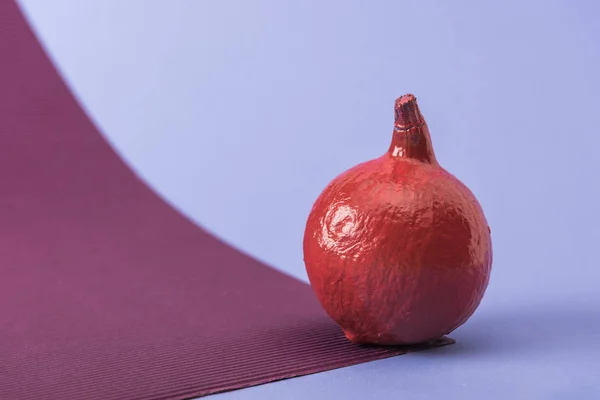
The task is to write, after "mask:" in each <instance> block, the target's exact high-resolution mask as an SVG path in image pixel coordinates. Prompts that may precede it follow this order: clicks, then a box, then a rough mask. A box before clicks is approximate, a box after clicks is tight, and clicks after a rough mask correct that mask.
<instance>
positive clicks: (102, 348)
mask: <svg viewBox="0 0 600 400" xmlns="http://www.w3.org/2000/svg"><path fill="white" fill-rule="evenodd" d="M99 79H101V77H99ZM115 95H118V94H115ZM265 240H268V238H265ZM450 342H451V341H450V340H449V339H442V340H441V341H439V342H437V343H434V344H431V345H427V346H421V347H416V348H411V349H403V348H369V347H358V346H355V345H352V344H350V343H349V342H348V341H347V340H346V339H345V338H344V336H343V335H342V333H341V331H340V330H339V329H338V328H337V327H336V326H335V325H334V324H333V322H331V320H330V319H329V318H328V317H327V316H326V315H325V314H324V312H323V311H322V310H321V308H320V307H319V305H318V304H317V302H316V300H315V297H314V295H313V293H312V292H311V290H310V288H309V287H308V285H306V284H304V283H302V282H299V281H297V280H295V279H293V278H290V277H288V276H286V275H284V274H282V273H279V272H277V271H275V270H274V269H271V268H269V267H268V266H265V265H263V264H261V263H259V262H257V261H255V260H253V259H252V258H250V257H248V256H246V255H244V254H242V253H240V252H238V251H236V250H234V249H232V248H231V247H229V246H228V245H227V244H225V243H223V242H221V241H219V240H218V239H216V238H214V237H213V236H211V235H210V234H208V233H207V232H205V231H203V230H202V229H200V228H198V227H197V226H195V225H194V224H192V223H191V222H190V221H188V220H187V219H186V218H185V217H183V216H182V215H180V214H179V213H177V212H176V211H175V210H174V209H172V208H171V207H170V206H168V205H167V204H166V203H165V202H163V201H162V200H161V199H160V198H159V197H158V196H157V195H155V194H154V193H153V192H152V191H151V190H150V189H149V188H148V187H147V186H146V185H144V184H143V183H142V182H141V181H140V180H139V179H138V178H137V177H136V176H135V175H134V174H133V173H132V172H131V170H130V169H129V168H128V167H127V166H126V165H125V164H124V163H123V162H122V161H121V159H120V158H119V157H118V156H117V155H116V154H115V152H114V151H113V150H112V149H111V148H110V147H109V145H108V144H107V143H106V141H105V140H104V139H103V138H102V136H101V135H100V134H99V133H98V131H97V129H96V128H95V127H94V126H93V124H92V123H91V122H90V120H89V119H88V117H87V116H86V115H85V113H84V112H83V111H82V109H81V108H80V107H79V105H78V104H77V102H76V100H75V99H74V97H73V96H72V95H71V93H70V91H69V90H68V88H67V87H66V86H65V84H64V83H63V81H62V80H61V79H60V77H59V75H58V74H57V72H56V70H55V69H54V67H53V66H52V64H51V62H50V61H49V59H48V58H47V56H46V55H45V53H44V51H43V49H42V48H41V46H40V45H39V44H38V42H37V41H36V39H35V37H34V35H33V33H32V32H31V30H30V29H29V27H28V25H27V23H26V21H25V19H24V18H23V16H22V15H21V13H20V11H19V9H18V7H17V5H16V4H15V3H13V2H12V1H1V2H0V359H1V361H0V399H3V400H4V399H7V400H8V399H10V400H20V399H44V400H54V399H57V400H58V399H60V400H65V399H86V400H94V399H101V400H111V399H115V400H126V399H185V398H191V397H195V396H201V395H206V394H210V393H215V392H220V391H225V390H230V389H235V388H241V387H246V386H250V385H256V384H260V383H265V382H269V381H273V380H277V379H283V378H288V377H293V376H298V375H303V374H310V373H314V372H318V371H324V370H328V369H333V368H338V367H342V366H346V365H351V364H356V363H360V362H364V361H368V360H374V359H380V358H384V357H389V356H393V355H397V354H402V353H405V352H407V351H408V350H414V349H419V348H426V347H431V346H435V345H442V344H447V343H450Z"/></svg>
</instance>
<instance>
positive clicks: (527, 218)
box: [19, 0, 600, 400]
mask: <svg viewBox="0 0 600 400" xmlns="http://www.w3.org/2000/svg"><path fill="white" fill-rule="evenodd" d="M19 3H20V4H21V5H22V6H23V8H24V11H25V12H26V14H27V15H28V17H29V18H30V20H31V22H32V23H33V26H34V28H35V29H36V31H37V33H38V35H39V36H40V38H41V39H42V42H43V43H44V45H45V46H46V47H47V49H48V50H49V52H50V54H51V56H52V57H53V58H54V60H55V62H56V63H57V65H58V67H59V69H60V70H61V72H62V73H63V76H65V78H66V80H67V82H68V83H69V85H70V86H71V87H72V88H73V90H74V91H75V93H76V95H77V96H78V98H79V99H80V101H81V102H82V104H83V105H84V107H85V108H86V109H87V111H88V112H89V113H90V115H91V116H92V118H93V119H94V120H95V122H96V123H97V124H98V125H99V127H100V128H101V129H102V130H103V132H104V133H105V134H106V135H107V137H108V138H109V140H110V141H111V142H112V143H113V144H114V145H115V146H116V147H117V148H118V150H119V151H120V152H121V153H122V155H123V156H124V157H125V159H126V160H127V162H128V163H129V164H130V165H131V166H132V167H133V168H134V169H135V170H136V171H137V172H138V173H140V174H141V175H142V177H143V178H144V179H145V180H146V181H147V182H149V184H150V185H152V186H153V187H154V188H155V189H156V190H157V191H158V192H159V193H160V194H162V195H163V196H164V197H165V198H166V199H167V200H169V201H170V202H171V203H172V204H174V205H175V206H176V207H177V208H179V209H180V210H182V211H183V212H185V213H186V214H187V215H189V216H190V217H191V218H192V219H194V220H195V221H197V222H198V223H199V224H201V225H203V226H205V227H207V228H208V229H209V230H211V231H212V232H214V233H216V234H217V235H219V236H220V237H223V238H225V239H226V240H227V241H228V242H230V243H232V244H233V245H235V246H237V247H239V248H241V249H242V250H244V251H246V252H248V253H250V254H252V255H254V256H256V257H257V258H259V259H261V260H263V261H266V262H268V263H270V264H271V265H274V266H275V267H276V268H279V269H281V270H283V271H286V272H288V273H289V274H291V275H294V276H296V277H298V278H300V279H304V280H305V279H306V276H305V272H304V267H303V264H302V252H301V241H302V234H303V228H304V222H305V218H306V216H307V214H308V211H309V209H310V207H311V205H312V202H313V200H314V199H315V198H316V196H317V195H318V193H319V192H320V191H321V190H322V188H323V187H324V185H325V184H326V183H327V182H328V181H329V180H330V179H332V178H333V177H334V176H335V175H336V174H338V173H339V172H341V171H343V170H345V169H347V168H348V167H350V166H352V165H354V164H356V163H358V162H360V161H365V160H367V159H370V158H374V157H376V156H378V155H380V154H381V153H382V152H384V151H385V150H386V149H387V146H388V144H389V141H390V139H391V132H392V122H393V121H392V118H393V101H394V99H395V98H396V97H398V96H400V95H401V94H404V93H407V92H412V93H414V94H415V95H416V96H417V97H418V98H419V102H420V105H421V108H422V111H423V113H424V115H425V117H426V118H427V120H428V122H429V125H430V129H431V132H432V139H433V143H434V147H435V150H436V154H437V156H438V159H439V161H440V163H441V164H442V165H443V166H444V167H445V168H446V169H448V170H449V171H450V172H452V173H454V174H455V175H457V176H458V177H459V178H460V179H461V180H463V181H464V182H465V183H466V184H467V185H468V186H469V187H470V188H471V189H472V190H473V192H474V193H475V195H476V196H477V197H478V198H479V200H480V202H481V203H482V205H483V207H484V210H485V211H486V214H487V217H488V220H489V223H490V226H491V229H492V236H493V240H494V256H495V260H494V270H493V275H492V281H491V284H490V287H489V289H488V292H487V295H486V297H485V299H484V302H483V303H482V305H481V307H480V309H479V311H478V312H477V313H476V315H475V316H474V317H473V318H472V319H471V320H470V321H469V322H468V323H467V324H466V325H464V326H463V327H462V328H460V329H459V330H458V331H456V332H455V333H454V334H453V337H454V338H455V339H457V340H458V343H457V344H456V345H453V346H449V347H447V348H443V349H439V350H435V351H430V352H424V353H416V354H411V355H406V356H402V357H397V358H393V359H388V360H383V361H378V362H373V363H368V364H363V365H359V366H355V367H351V368H345V369H340V370H336V371H332V372H327V373H322V374H317V375H313V376H307V377H303V378H297V379H292V380H288V381H283V382H277V383H273V384H269V385H264V386H260V387H255V388H250V389H245V390H241V391H236V392H231V393H226V394H222V395H217V396H216V397H217V398H219V397H221V398H223V399H247V398H248V399H249V398H257V399H258V398H259V399H281V398H285V399H305V398H306V399H308V398H310V399H314V400H316V399H329V398H348V399H354V398H356V399H359V398H383V399H385V398H396V397H398V398H407V399H408V398H410V399H429V398H437V397H444V398H446V399H455V398H456V399H465V398H472V399H481V398H486V399H507V398H511V399H579V400H586V399H598V398H600V361H599V360H600V346H599V345H598V342H599V340H600V295H599V294H598V289H597V286H598V282H599V281H600V272H599V271H598V264H599V262H598V258H597V253H598V251H597V248H596V247H595V246H597V242H598V239H599V238H600V234H599V233H598V229H599V228H598V227H599V226H600V216H599V212H598V205H599V204H600V189H599V186H600V178H599V173H600V161H599V157H598V155H597V151H598V147H599V145H600V139H599V137H600V136H599V135H600V132H599V129H598V127H599V126H600V112H598V109H599V107H600V78H599V77H598V71H599V70H600V51H599V50H600V45H599V44H598V39H597V38H598V37H600V27H599V26H598V25H597V20H598V18H599V17H600V15H599V14H600V13H599V12H598V11H599V10H600V7H599V6H598V5H595V4H594V2H592V1H591V0H587V1H567V0H565V1H541V0H540V1H534V0H530V1H516V0H507V1H502V2H500V1H497V2H482V1H454V2H447V1H443V0H437V1H433V0H419V1H416V0H415V1H391V0H389V1H369V2H366V1H343V2H342V1H326V2H324V1H320V0H319V1H317V0H307V1H297V2H282V1H275V0H272V1H258V0H255V1H251V2H250V1H245V0H237V1H231V0H219V1H183V0H178V1H174V0H169V1H166V0H165V1H143V0H128V1H126V2H124V1H120V0H110V1H108V0H103V1H98V0H94V1H92V0H89V1H80V0H68V1H67V0H54V1H52V2H48V1H45V0H35V1H34V0H21V1H20V2H19ZM274 232H277V233H276V234H274Z"/></svg>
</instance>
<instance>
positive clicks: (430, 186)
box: [304, 94, 492, 345]
mask: <svg viewBox="0 0 600 400" xmlns="http://www.w3.org/2000/svg"><path fill="white" fill-rule="evenodd" d="M394 125H395V127H394V133H393V138H392V143H391V145H390V148H389V150H388V151H387V153H386V154H384V155H383V156H381V157H379V158H377V159H374V160H371V161H367V162H365V163H362V164H359V165H357V166H355V167H353V168H351V169H350V170H348V171H346V172H344V173H343V174H341V175H339V176H338V177H337V178H335V179H334V180H333V181H332V182H331V183H330V184H329V185H328V186H327V187H326V188H325V190H324V191H323V192H322V193H321V195H320V196H319V198H318V199H317V200H316V202H315V204H314V206H313V208H312V211H311V212H310V215H309V217H308V221H307V224H306V231H305V234H304V262H305V265H306V270H307V273H308V277H309V279H310V283H311V286H312V288H313V289H314V291H315V293H316V296H317V298H318V300H319V302H320V303H321V305H322V306H323V308H324V309H325V311H326V312H327V313H328V314H329V316H330V317H331V318H333V320H334V321H335V322H336V323H337V324H338V325H339V326H340V327H341V328H342V329H343V330H344V333H345V334H346V337H347V338H348V339H349V340H351V341H352V342H354V343H371V344H382V345H404V344H414V343H420V342H426V341H430V340H433V339H436V338H438V337H440V336H443V335H446V334H448V333H450V332H451V331H453V330H454V329H456V328H457V327H458V326H460V325H462V324H463V323H464V322H465V321H467V319H468V318H469V317H470V316H471V315H472V314H473V312H474V311H475V309H476V308H477V307H478V305H479V303H480V301H481V299H482V297H483V294H484V292H485V289H486V287H487V285H488V282H489V277H490V271H491V266H492V242H491V236H490V229H489V227H488V224H487V221H486V219H485V216H484V214H483V210H482V209H481V206H480V205H479V203H478V202H477V199H476V198H475V196H474V195H473V194H472V193H471V191H470V190H469V189H468V188H467V187H466V186H465V185H464V184H463V183H461V182H460V181H459V180H458V179H456V178H455V177H454V176H453V175H452V174H450V173H449V172H447V171H446V170H445V169H444V168H442V167H441V166H440V165H439V164H438V162H437V160H436V158H435V154H434V151H433V147H432V144H431V138H430V135H429V129H428V128H427V124H426V123H425V120H424V119H423V116H422V115H421V112H420V111H419V107H418V105H417V101H416V98H415V97H414V96H413V95H411V94H408V95H405V96H402V97H400V98H399V99H398V100H396V104H395V124H394Z"/></svg>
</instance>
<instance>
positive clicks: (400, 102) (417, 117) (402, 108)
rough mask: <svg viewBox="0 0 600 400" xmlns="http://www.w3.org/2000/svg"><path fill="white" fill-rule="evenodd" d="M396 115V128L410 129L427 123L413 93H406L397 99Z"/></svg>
mask: <svg viewBox="0 0 600 400" xmlns="http://www.w3.org/2000/svg"><path fill="white" fill-rule="evenodd" d="M394 116H395V121H394V127H395V128H396V129H401V130H404V129H410V128H413V127H416V126H419V125H422V124H424V123H425V120H424V119H423V116H422V115H421V111H420V110H419V105H418V104H417V98H416V97H415V96H414V95H412V94H405V95H404V96H401V97H399V98H398V99H397V100H396V104H395V105H394Z"/></svg>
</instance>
